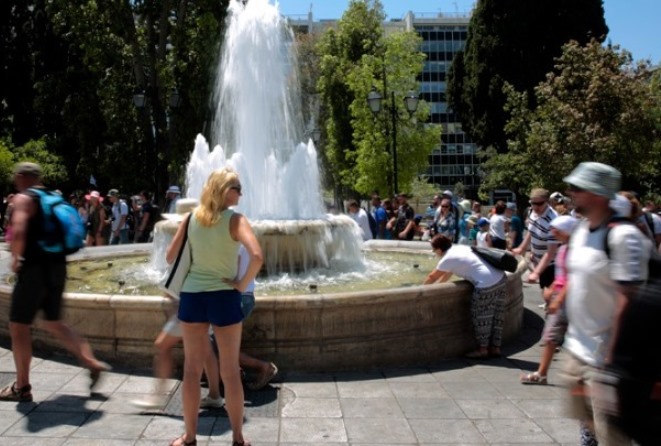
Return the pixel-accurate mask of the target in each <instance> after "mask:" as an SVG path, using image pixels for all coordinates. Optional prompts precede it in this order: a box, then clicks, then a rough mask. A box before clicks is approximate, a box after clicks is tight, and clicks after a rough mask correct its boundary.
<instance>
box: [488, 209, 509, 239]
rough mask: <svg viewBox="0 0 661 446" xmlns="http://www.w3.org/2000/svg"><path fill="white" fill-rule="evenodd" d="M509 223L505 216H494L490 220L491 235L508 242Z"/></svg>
mask: <svg viewBox="0 0 661 446" xmlns="http://www.w3.org/2000/svg"><path fill="white" fill-rule="evenodd" d="M507 221H508V220H507V217H505V216H504V215H502V214H500V215H498V214H493V215H492V216H491V218H490V219H489V234H491V237H496V238H499V239H501V240H506V238H507V236H506V235H505V223H507Z"/></svg>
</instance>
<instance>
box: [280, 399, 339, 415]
mask: <svg viewBox="0 0 661 446" xmlns="http://www.w3.org/2000/svg"><path fill="white" fill-rule="evenodd" d="M281 416H282V417H294V418H306V417H313V418H341V417H342V410H341V409H340V401H339V400H337V399H336V398H296V399H294V400H292V401H290V402H288V403H286V404H284V405H283V407H282V412H281Z"/></svg>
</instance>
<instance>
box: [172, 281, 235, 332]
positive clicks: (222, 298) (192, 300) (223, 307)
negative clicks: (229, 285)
mask: <svg viewBox="0 0 661 446" xmlns="http://www.w3.org/2000/svg"><path fill="white" fill-rule="evenodd" d="M177 317H178V318H179V320H180V321H181V322H191V323H195V322H204V323H210V324H213V325H216V326H218V327H225V326H227V325H234V324H237V323H239V322H241V321H242V320H243V311H242V310H241V293H240V292H239V291H237V290H218V291H204V292H200V293H187V292H182V293H181V294H180V295H179V313H178V315H177Z"/></svg>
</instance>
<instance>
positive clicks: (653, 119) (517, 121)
mask: <svg viewBox="0 0 661 446" xmlns="http://www.w3.org/2000/svg"><path fill="white" fill-rule="evenodd" d="M657 80H658V73H653V72H652V71H651V70H650V68H649V66H648V65H647V64H646V63H643V62H641V63H638V64H634V63H633V62H632V59H631V55H630V54H629V53H628V52H626V51H620V50H619V49H617V48H604V47H602V46H601V45H600V44H599V42H597V41H592V42H591V43H589V44H588V45H586V46H581V45H579V44H578V43H577V42H571V43H569V44H567V45H565V46H564V48H563V54H562V56H561V57H560V58H558V60H557V64H556V67H555V70H554V72H553V73H551V74H549V75H548V77H547V80H546V81H544V82H542V83H540V84H539V85H538V86H537V87H536V88H535V90H534V93H535V102H536V103H537V107H536V108H535V109H532V110H531V109H530V108H529V107H528V105H527V104H528V102H529V101H528V98H527V97H526V93H520V92H517V91H515V89H514V88H513V87H512V86H511V85H506V87H505V94H506V95H507V97H508V102H507V109H508V111H509V112H510V113H511V116H512V117H511V119H510V121H509V122H508V124H507V127H506V130H507V131H508V133H509V135H510V136H511V139H510V141H509V151H508V153H504V154H495V153H493V152H492V156H491V157H490V158H489V159H488V160H487V161H486V162H485V163H483V164H482V168H483V169H484V170H485V171H486V173H487V176H486V179H485V181H484V182H483V184H482V192H483V193H485V192H487V191H488V190H491V189H493V188H495V187H503V186H505V187H508V188H510V189H511V190H513V191H515V192H517V193H519V194H523V195H525V194H527V193H528V191H529V190H530V188H531V187H534V186H543V187H546V188H548V189H556V190H557V189H560V190H562V187H563V183H562V178H563V177H564V176H566V175H567V174H568V173H569V171H571V169H573V168H574V167H575V166H576V165H577V164H578V163H580V162H582V161H599V162H603V163H606V164H610V165H612V166H614V167H616V168H617V169H619V170H620V171H621V172H622V174H623V177H624V185H625V187H627V188H631V189H634V190H639V191H641V192H644V193H649V192H654V190H651V189H654V188H655V189H656V190H658V187H659V185H658V181H657V180H658V177H659V173H660V172H661V170H660V167H661V166H660V165H659V163H660V161H659V160H660V158H659V155H661V142H660V141H661V138H660V136H661V119H660V118H661V113H659V111H660V110H661V96H659V94H658V92H659V87H658V82H657Z"/></svg>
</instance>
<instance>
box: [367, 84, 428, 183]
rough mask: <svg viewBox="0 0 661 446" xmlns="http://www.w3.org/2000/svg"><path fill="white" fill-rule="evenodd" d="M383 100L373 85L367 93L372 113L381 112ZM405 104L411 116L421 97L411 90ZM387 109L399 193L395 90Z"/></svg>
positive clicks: (394, 173) (391, 94)
mask: <svg viewBox="0 0 661 446" xmlns="http://www.w3.org/2000/svg"><path fill="white" fill-rule="evenodd" d="M382 100H383V97H382V96H381V94H380V93H379V92H378V91H377V90H376V88H374V87H372V91H370V92H369V94H368V95H367V104H368V105H369V108H370V110H372V113H373V114H374V115H376V114H377V113H379V112H380V111H381V109H382V103H381V102H382ZM403 100H404V104H405V106H406V111H408V112H409V118H410V117H411V116H412V115H413V113H415V111H416V110H417V109H418V102H419V101H420V99H419V98H418V95H417V94H415V92H413V91H409V92H408V93H407V95H406V96H404V98H403ZM384 108H385V109H386V110H388V111H389V112H390V117H391V119H392V124H391V125H392V162H393V177H392V184H393V188H394V193H399V192H400V190H399V185H398V181H397V179H398V178H397V117H398V113H397V107H396V106H395V92H394V91H391V92H390V106H388V105H386V106H385V107H384Z"/></svg>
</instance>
